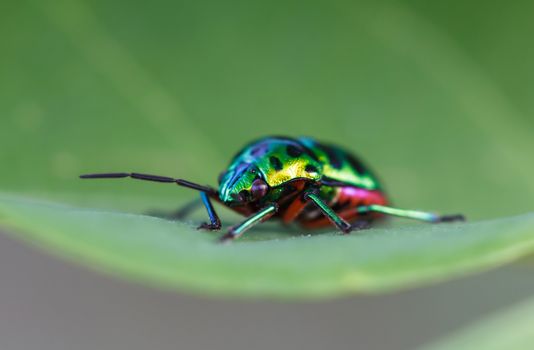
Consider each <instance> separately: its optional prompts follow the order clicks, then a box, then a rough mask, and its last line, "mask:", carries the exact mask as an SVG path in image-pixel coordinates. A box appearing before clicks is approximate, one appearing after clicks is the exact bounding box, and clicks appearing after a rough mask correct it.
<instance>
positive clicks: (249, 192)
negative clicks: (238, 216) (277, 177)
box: [219, 163, 269, 207]
mask: <svg viewBox="0 0 534 350" xmlns="http://www.w3.org/2000/svg"><path fill="white" fill-rule="evenodd" d="M268 191H269V186H268V185H267V183H266V182H265V180H264V179H263V175H262V173H261V172H260V171H259V169H258V168H257V167H256V166H255V165H253V164H247V163H242V164H239V165H237V166H235V167H233V169H229V170H228V171H227V172H225V173H222V174H221V177H220V178H219V198H220V200H221V201H222V202H223V203H224V204H226V205H228V206H232V207H235V206H240V205H246V204H249V203H252V202H257V201H259V200H260V199H262V198H263V197H264V196H265V195H266V194H267V192H268Z"/></svg>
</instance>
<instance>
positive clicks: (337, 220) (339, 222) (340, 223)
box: [304, 191, 352, 234]
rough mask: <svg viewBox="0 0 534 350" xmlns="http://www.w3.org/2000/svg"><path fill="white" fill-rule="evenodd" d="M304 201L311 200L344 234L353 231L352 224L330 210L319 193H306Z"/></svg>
mask: <svg viewBox="0 0 534 350" xmlns="http://www.w3.org/2000/svg"><path fill="white" fill-rule="evenodd" d="M304 199H305V200H308V199H309V200H311V201H312V202H313V203H314V204H315V205H316V206H317V207H318V208H319V209H320V210H321V211H322V212H323V214H324V215H326V217H327V218H328V219H330V221H332V223H333V224H334V225H336V227H337V228H338V229H340V230H341V231H343V233H345V234H347V233H350V231H351V230H352V226H351V224H349V223H348V222H347V221H345V220H344V219H343V218H342V217H340V216H339V215H337V214H336V212H335V211H334V210H333V209H332V208H330V207H329V206H328V204H326V203H325V202H324V201H323V200H322V199H321V197H319V195H318V194H317V192H315V191H310V192H306V193H305V194H304Z"/></svg>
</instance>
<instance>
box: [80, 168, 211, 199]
mask: <svg viewBox="0 0 534 350" xmlns="http://www.w3.org/2000/svg"><path fill="white" fill-rule="evenodd" d="M127 177H129V178H132V179H136V180H145V181H154V182H164V183H175V184H177V185H178V186H183V187H187V188H192V189H194V190H197V191H201V192H206V193H209V194H217V191H216V190H215V189H213V188H211V187H209V186H202V185H199V184H196V183H194V182H190V181H187V180H182V179H174V178H172V177H167V176H158V175H148V174H139V173H103V174H86V175H80V179H122V178H127Z"/></svg>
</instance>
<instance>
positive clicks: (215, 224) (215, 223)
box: [198, 192, 221, 231]
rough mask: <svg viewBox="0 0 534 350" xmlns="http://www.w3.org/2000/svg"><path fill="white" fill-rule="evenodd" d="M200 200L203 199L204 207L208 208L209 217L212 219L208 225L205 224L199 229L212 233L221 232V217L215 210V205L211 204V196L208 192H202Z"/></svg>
mask: <svg viewBox="0 0 534 350" xmlns="http://www.w3.org/2000/svg"><path fill="white" fill-rule="evenodd" d="M200 198H201V199H202V202H203V203H204V206H205V207H206V211H207V212H208V215H209V217H210V223H209V224H208V223H207V222H204V223H202V224H201V225H200V226H199V227H198V229H202V230H210V231H216V230H220V229H221V220H220V219H219V216H218V215H217V213H216V212H215V209H214V208H213V204H211V200H210V197H209V195H208V194H207V193H206V192H200Z"/></svg>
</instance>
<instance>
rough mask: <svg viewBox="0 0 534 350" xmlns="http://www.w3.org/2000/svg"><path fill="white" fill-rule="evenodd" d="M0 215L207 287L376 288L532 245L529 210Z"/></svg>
mask: <svg viewBox="0 0 534 350" xmlns="http://www.w3.org/2000/svg"><path fill="white" fill-rule="evenodd" d="M0 215H1V216H0V220H1V221H0V222H1V224H2V226H4V227H8V228H10V229H12V230H13V232H16V233H15V234H16V235H17V236H20V237H22V238H25V239H27V240H30V241H32V242H38V243H39V244H42V245H45V246H48V247H54V248H56V250H57V251H58V252H61V254H63V255H66V256H68V257H70V258H71V259H74V260H76V261H81V262H83V263H84V264H86V265H88V266H91V267H93V268H99V269H103V270H105V271H107V272H111V273H114V274H117V275H121V276H125V277H130V278H135V279H137V280H143V281H147V282H150V283H152V284H157V285H160V286H166V287H173V288H178V287H181V288H184V289H189V290H194V291H198V292H201V293H209V294H232V295H242V296H277V297H294V298H311V297H319V296H332V295H338V294H346V293H349V292H379V291H384V290H391V289H396V288H406V287H409V286H412V285H420V284H423V283H428V282H432V281H436V280H440V279H443V278H448V277H451V276H455V275H463V274H465V273H468V272H473V271H476V270H480V269H487V268H489V267H492V266H495V265H499V264H502V263H504V262H507V261H510V260H513V259H516V258H518V257H520V256H522V255H524V254H526V253H528V252H530V251H531V250H533V249H534V215H532V214H529V215H523V216H518V217H512V218H505V219H498V220H492V221H483V222H477V223H469V224H455V225H446V224H443V225H432V226H429V225H418V226H410V227H401V228H391V229H373V230H369V231H365V232H362V233H360V234H353V235H349V236H342V235H339V234H334V233H325V234H321V235H314V236H299V235H294V234H293V235H291V234H289V233H285V234H284V233H280V232H279V231H278V230H277V229H276V226H274V227H273V226H268V227H270V228H271V230H272V232H269V231H263V230H256V232H255V231H252V232H250V234H249V235H248V237H249V239H248V240H246V239H245V240H243V241H240V242H236V243H234V244H230V245H220V244H216V242H215V239H216V237H215V236H214V234H212V233H206V232H198V231H196V230H195V229H194V228H192V227H191V226H188V225H185V224H183V223H175V222H170V221H166V220H162V219H156V218H152V217H147V216H142V215H132V214H124V213H117V212H105V211H95V210H88V209H80V208H74V207H68V206H63V205H57V204H51V203H45V202H35V201H31V200H27V199H23V198H19V197H12V196H1V197H0Z"/></svg>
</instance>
